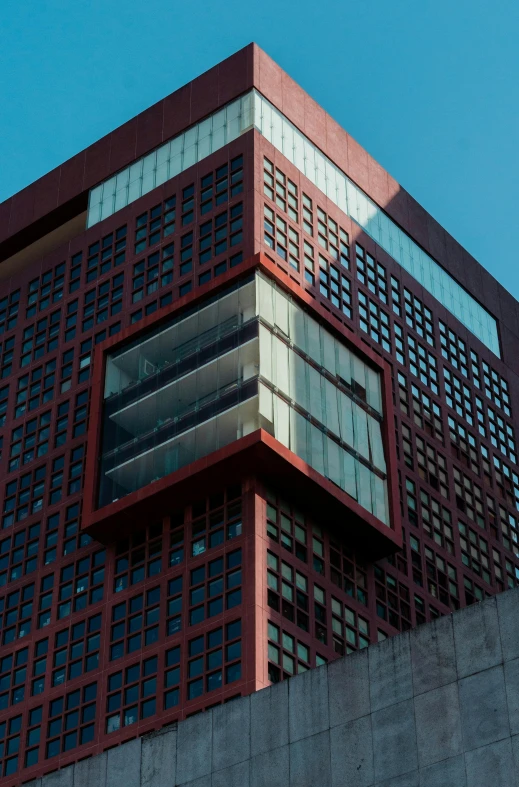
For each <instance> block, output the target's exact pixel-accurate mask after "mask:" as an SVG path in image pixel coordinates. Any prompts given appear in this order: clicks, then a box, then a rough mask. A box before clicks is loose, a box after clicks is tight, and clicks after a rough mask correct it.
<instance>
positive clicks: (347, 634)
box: [332, 596, 370, 656]
mask: <svg viewBox="0 0 519 787" xmlns="http://www.w3.org/2000/svg"><path fill="white" fill-rule="evenodd" d="M369 629H370V627H369V621H368V620H367V619H366V618H363V617H362V615H359V614H358V613H357V612H355V610H353V609H351V608H350V607H348V606H347V605H346V604H344V603H343V602H342V601H340V600H339V599H337V598H334V597H333V596H332V632H333V649H334V651H335V652H336V653H338V654H339V655H340V656H344V654H345V653H353V652H354V651H356V650H362V649H363V648H367V647H368V645H369V641H370V640H369V637H370V630H369Z"/></svg>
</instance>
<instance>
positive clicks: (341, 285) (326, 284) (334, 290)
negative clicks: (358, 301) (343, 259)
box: [305, 241, 352, 320]
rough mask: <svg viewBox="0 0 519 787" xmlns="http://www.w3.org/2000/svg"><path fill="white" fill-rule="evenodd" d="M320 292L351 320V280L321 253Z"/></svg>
mask: <svg viewBox="0 0 519 787" xmlns="http://www.w3.org/2000/svg"><path fill="white" fill-rule="evenodd" d="M305 244H306V241H305ZM307 279H308V277H307ZM311 283H312V284H313V281H312V282H311ZM319 292H320V293H321V295H323V296H324V297H325V298H327V299H328V300H329V301H331V303H332V304H333V306H335V308H336V309H340V310H341V311H342V313H343V314H345V315H346V317H348V318H349V319H350V320H351V317H352V310H351V283H350V280H349V279H348V277H347V276H345V275H344V273H342V272H341V271H340V270H339V268H337V267H336V266H335V265H332V263H331V262H329V261H328V260H327V259H326V258H325V257H323V255H322V254H319Z"/></svg>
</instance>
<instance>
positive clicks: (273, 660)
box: [267, 620, 311, 683]
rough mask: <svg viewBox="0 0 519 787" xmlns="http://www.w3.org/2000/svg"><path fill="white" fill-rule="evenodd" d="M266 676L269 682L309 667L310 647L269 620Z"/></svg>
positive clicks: (288, 676)
mask: <svg viewBox="0 0 519 787" xmlns="http://www.w3.org/2000/svg"><path fill="white" fill-rule="evenodd" d="M267 634H268V645H267V648H268V676H269V680H270V682H271V683H278V682H279V681H280V680H282V679H285V678H290V677H291V676H292V675H295V674H296V673H301V672H306V671H307V670H308V669H310V666H311V665H310V648H309V647H308V645H306V644H305V643H304V642H302V641H301V640H299V639H296V637H293V636H292V634H289V632H288V631H284V630H283V629H281V628H280V627H279V626H277V625H276V624H275V623H273V622H272V621H271V620H269V621H268V622H267Z"/></svg>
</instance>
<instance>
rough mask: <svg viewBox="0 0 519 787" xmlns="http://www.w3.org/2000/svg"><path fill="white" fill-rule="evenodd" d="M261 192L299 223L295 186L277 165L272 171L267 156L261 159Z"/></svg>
mask: <svg viewBox="0 0 519 787" xmlns="http://www.w3.org/2000/svg"><path fill="white" fill-rule="evenodd" d="M263 192H264V194H265V196H266V197H268V198H269V200H271V202H275V203H276V205H277V206H278V208H280V209H281V210H282V211H283V212H284V213H288V215H289V217H290V218H291V219H292V221H295V222H296V224H298V223H299V201H298V194H297V186H296V184H295V183H293V181H291V180H290V178H287V176H286V175H285V173H284V172H282V171H281V170H280V169H277V167H276V170H275V173H274V165H273V163H272V162H271V161H269V160H268V158H264V159H263Z"/></svg>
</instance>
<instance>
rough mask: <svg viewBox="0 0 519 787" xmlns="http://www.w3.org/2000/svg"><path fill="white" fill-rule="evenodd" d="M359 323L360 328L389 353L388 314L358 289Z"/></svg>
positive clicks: (389, 329)
mask: <svg viewBox="0 0 519 787" xmlns="http://www.w3.org/2000/svg"><path fill="white" fill-rule="evenodd" d="M359 324H360V327H361V330H363V331H364V333H367V334H368V336H371V338H372V339H373V340H374V341H376V342H377V344H380V345H381V346H382V347H383V348H384V350H385V351H386V352H388V353H391V326H390V322H389V315H388V314H387V313H386V312H385V311H384V309H381V308H380V306H378V304H377V303H376V302H375V301H373V300H371V298H368V296H367V295H365V294H364V293H363V292H362V290H359Z"/></svg>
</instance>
